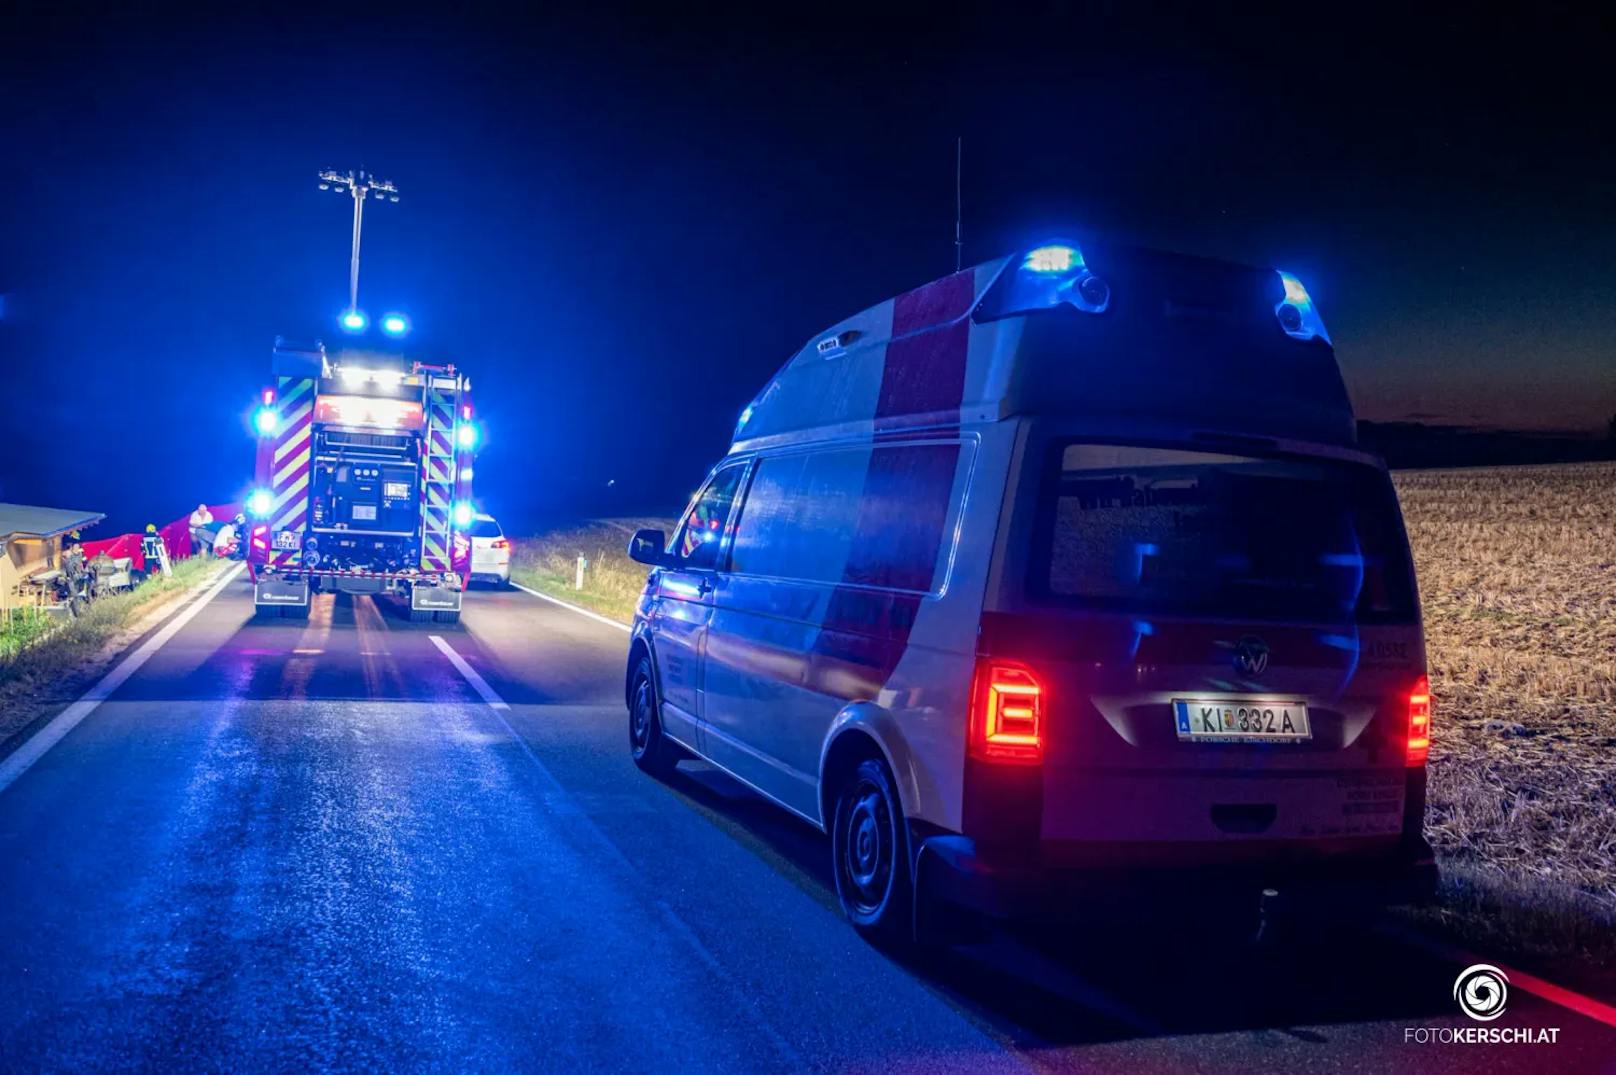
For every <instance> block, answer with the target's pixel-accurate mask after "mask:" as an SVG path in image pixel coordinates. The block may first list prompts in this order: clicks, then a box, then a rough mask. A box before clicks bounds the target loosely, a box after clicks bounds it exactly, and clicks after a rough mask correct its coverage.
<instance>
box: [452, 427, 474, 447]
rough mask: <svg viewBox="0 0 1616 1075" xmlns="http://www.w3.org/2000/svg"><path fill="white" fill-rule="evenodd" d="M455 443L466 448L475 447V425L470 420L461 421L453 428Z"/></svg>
mask: <svg viewBox="0 0 1616 1075" xmlns="http://www.w3.org/2000/svg"><path fill="white" fill-rule="evenodd" d="M455 443H456V444H458V445H460V447H462V448H467V449H471V448H475V447H477V427H476V426H474V425H472V424H471V423H470V422H461V423H460V425H459V426H457V427H456V428H455Z"/></svg>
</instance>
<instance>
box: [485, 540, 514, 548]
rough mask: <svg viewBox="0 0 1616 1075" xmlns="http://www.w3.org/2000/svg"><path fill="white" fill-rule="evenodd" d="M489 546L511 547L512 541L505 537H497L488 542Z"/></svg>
mask: <svg viewBox="0 0 1616 1075" xmlns="http://www.w3.org/2000/svg"><path fill="white" fill-rule="evenodd" d="M488 547H489V548H490V549H508V548H510V547H511V543H510V542H509V541H506V540H505V539H504V538H495V539H494V540H493V541H490V542H489V543H488Z"/></svg>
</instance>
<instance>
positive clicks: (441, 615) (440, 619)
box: [432, 609, 460, 623]
mask: <svg viewBox="0 0 1616 1075" xmlns="http://www.w3.org/2000/svg"><path fill="white" fill-rule="evenodd" d="M432 620H433V622H435V623H459V622H460V610H459V609H454V610H452V611H440V612H434V613H433V614H432Z"/></svg>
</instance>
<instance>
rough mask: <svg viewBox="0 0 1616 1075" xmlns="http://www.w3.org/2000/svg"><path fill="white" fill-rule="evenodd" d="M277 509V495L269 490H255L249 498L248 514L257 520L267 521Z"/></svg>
mask: <svg viewBox="0 0 1616 1075" xmlns="http://www.w3.org/2000/svg"><path fill="white" fill-rule="evenodd" d="M274 509H275V494H273V493H271V492H270V491H269V490H268V489H254V490H253V491H252V493H251V494H249V495H248V497H247V514H248V515H251V516H252V517H253V518H255V519H265V518H268V517H269V513H270V512H271V511H273V510H274Z"/></svg>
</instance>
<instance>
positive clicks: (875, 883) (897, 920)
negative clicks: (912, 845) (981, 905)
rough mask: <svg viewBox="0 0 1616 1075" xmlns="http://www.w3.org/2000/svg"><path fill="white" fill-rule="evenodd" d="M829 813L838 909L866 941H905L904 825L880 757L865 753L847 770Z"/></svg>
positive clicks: (910, 886)
mask: <svg viewBox="0 0 1616 1075" xmlns="http://www.w3.org/2000/svg"><path fill="white" fill-rule="evenodd" d="M834 818H835V820H834V821H833V822H832V825H831V859H832V868H833V871H834V873H835V876H836V895H837V897H838V898H839V899H840V900H841V902H842V910H843V912H844V913H846V915H847V918H848V920H849V921H850V922H852V923H853V926H854V928H856V929H857V930H858V931H859V932H860V933H861V934H863V935H864V937H865V938H866V939H867V940H870V941H873V942H875V943H877V944H883V945H892V944H894V943H900V942H902V941H903V940H906V939H907V938H908V936H909V932H910V926H911V921H910V920H911V916H912V915H913V902H914V900H913V891H914V880H913V878H912V877H911V875H910V864H909V826H908V823H907V822H906V821H905V819H904V816H903V805H902V803H901V802H900V801H899V799H898V793H897V785H896V784H895V783H894V781H893V779H892V773H891V772H890V771H889V770H888V769H887V765H886V762H884V761H882V760H880V759H879V758H868V759H866V760H864V761H862V762H860V763H859V765H858V768H856V769H854V770H853V771H852V772H851V773H849V774H848V777H847V779H846V780H845V781H844V782H843V784H842V786H841V788H840V789H839V790H838V791H837V794H836V812H835V815H834Z"/></svg>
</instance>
